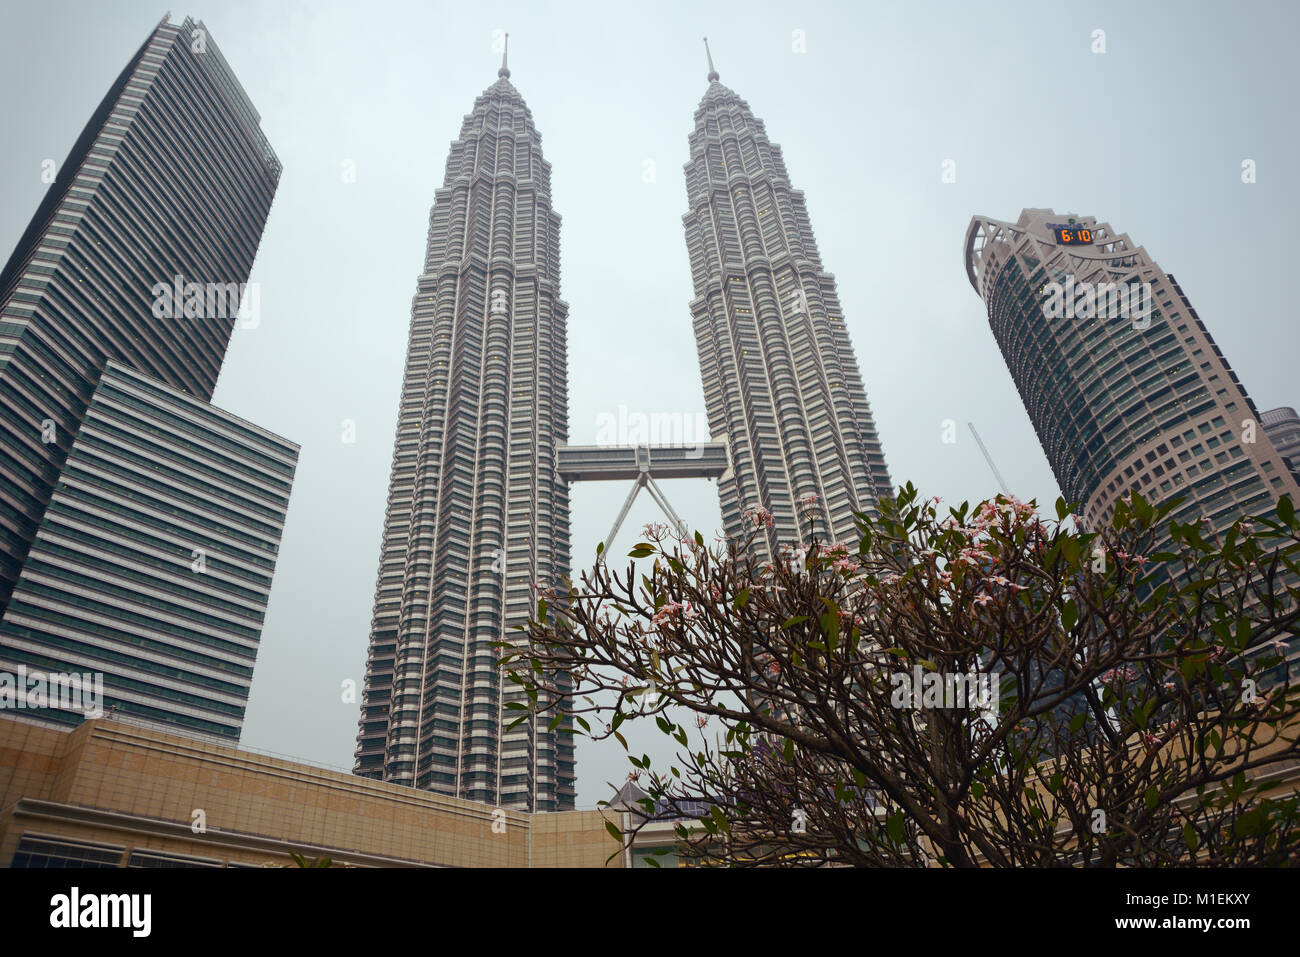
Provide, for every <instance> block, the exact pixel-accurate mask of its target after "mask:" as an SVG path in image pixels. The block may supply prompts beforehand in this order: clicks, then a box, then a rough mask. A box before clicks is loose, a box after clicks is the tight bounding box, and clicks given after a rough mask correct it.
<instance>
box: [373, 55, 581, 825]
mask: <svg viewBox="0 0 1300 957" xmlns="http://www.w3.org/2000/svg"><path fill="white" fill-rule="evenodd" d="M509 77H510V71H509V69H507V67H506V66H505V65H504V63H503V65H502V68H501V70H500V71H499V79H498V80H497V82H496V83H494V84H493V85H492V86H491V87H489V88H488V89H487V90H486V91H485V92H484V93H483V94H482V95H481V96H480V97H479V98H478V99H477V100H476V101H475V102H474V108H473V110H472V111H471V112H470V114H469V115H468V116H466V117H465V120H464V123H463V124H462V126H461V130H460V135H459V136H458V137H457V139H456V141H455V142H454V143H453V144H452V147H451V155H450V157H449V158H448V160H447V168H446V176H445V178H444V181H443V186H442V188H441V189H439V190H438V191H437V194H436V196H435V198H434V205H433V210H432V212H431V213H430V216H429V238H428V251H427V254H426V256H425V262H424V269H423V271H422V272H421V274H420V277H419V279H418V280H417V284H416V294H415V299H414V302H413V304H412V310H411V327H410V340H409V344H408V348H407V356H406V372H405V378H404V380H403V384H402V399H401V408H400V410H399V413H398V423H397V439H396V444H395V448H394V452H393V467H392V478H391V483H390V486H389V493H388V508H387V516H386V519H385V523H384V536H383V547H382V553H381V556H380V566H379V582H378V586H377V591H376V596H375V610H374V618H373V622H372V627H371V634H370V650H369V654H368V657H367V665H366V681H365V692H364V698H363V701H362V716H361V721H360V731H359V734H358V739H357V751H356V762H355V767H354V770H355V771H356V773H357V774H360V775H364V776H367V777H374V778H382V779H383V780H386V781H393V782H397V783H402V784H410V785H414V786H416V787H419V788H424V789H427V790H431V791H438V792H441V793H445V794H450V795H454V796H457V797H462V798H467V799H469V800H474V801H482V802H485V803H490V804H496V805H498V806H501V807H509V808H521V809H527V810H531V811H556V810H566V809H569V808H572V807H573V802H574V757H573V739H572V736H571V735H563V734H559V733H557V732H550V731H548V730H547V729H546V723H545V720H543V721H541V722H540V723H539V722H536V721H534V720H533V719H531V718H529V719H528V720H526V721H524V722H523V723H521V724H519V725H517V726H516V727H515V728H514V729H512V730H510V731H506V730H505V726H506V725H507V724H509V723H510V721H512V720H513V719H514V718H515V717H517V716H518V715H519V714H520V713H521V712H518V711H507V710H505V705H506V703H507V701H509V700H512V698H513V699H516V700H522V695H521V694H519V693H518V692H517V691H516V690H515V687H516V686H514V685H510V684H508V683H504V682H503V681H502V679H501V676H500V673H499V670H498V668H497V666H496V662H497V660H498V659H499V658H500V655H501V652H500V649H497V648H493V647H492V643H493V642H496V641H500V640H502V639H503V638H507V639H508V638H512V637H516V636H517V635H518V634H519V633H518V632H514V631H512V630H511V628H512V626H513V625H516V624H523V623H525V622H527V620H528V615H529V611H530V610H531V609H532V608H533V607H534V605H535V602H536V590H535V589H536V586H537V583H542V584H544V585H551V584H556V583H558V582H559V580H560V578H561V577H562V576H564V575H567V574H568V572H569V498H568V488H567V484H566V483H565V482H564V481H562V480H561V479H560V478H559V476H558V475H557V473H556V447H557V445H559V444H561V443H563V442H564V441H565V440H566V439H567V437H568V382H567V372H566V348H567V347H566V341H565V320H566V318H567V314H568V307H567V305H566V304H565V303H564V302H563V301H562V300H561V299H560V217H559V216H558V215H557V214H556V213H555V211H554V210H552V208H551V190H550V173H551V171H550V166H549V164H548V163H546V161H545V160H543V159H542V149H541V136H540V135H539V134H538V132H537V129H536V127H535V126H534V125H533V118H532V115H531V113H530V112H529V110H528V107H527V106H526V105H525V103H524V100H523V98H522V97H521V96H520V95H519V91H518V90H516V89H515V87H514V86H513V85H512V84H511V83H510V79H509Z"/></svg>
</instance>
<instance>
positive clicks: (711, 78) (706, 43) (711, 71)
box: [704, 37, 718, 83]
mask: <svg viewBox="0 0 1300 957" xmlns="http://www.w3.org/2000/svg"><path fill="white" fill-rule="evenodd" d="M704 55H705V56H706V57H708V58H709V82H710V83H712V82H713V81H714V80H716V79H717V78H718V71H717V70H715V69H713V54H712V53H710V52H709V38H708V37H705V38H704Z"/></svg>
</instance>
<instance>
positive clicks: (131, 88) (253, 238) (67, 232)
mask: <svg viewBox="0 0 1300 957" xmlns="http://www.w3.org/2000/svg"><path fill="white" fill-rule="evenodd" d="M258 122H259V120H258V114H257V111H256V110H254V109H253V106H252V104H251V103H250V102H249V100H248V97H247V95H246V94H245V93H244V91H243V89H242V87H241V86H240V85H239V82H238V81H237V80H236V79H235V77H234V74H233V73H232V72H231V70H230V67H229V66H228V65H227V64H226V61H225V59H224V58H223V57H222V55H221V52H220V50H219V49H218V48H217V46H216V43H215V41H214V40H213V39H212V36H211V35H210V34H209V33H208V31H207V28H206V27H205V26H204V25H203V24H202V22H196V21H193V20H189V19H187V20H185V21H184V23H182V24H181V25H179V26H177V25H175V24H172V23H169V22H167V21H166V20H164V21H163V22H162V23H160V24H159V25H158V27H157V28H156V29H155V30H154V31H153V32H152V33H151V34H150V35H149V38H148V39H147V40H146V41H145V42H144V44H143V45H142V46H141V47H140V49H139V50H138V51H137V52H136V54H135V56H133V57H132V58H131V61H130V62H129V63H128V64H127V66H126V68H125V69H124V70H123V71H122V72H121V74H120V75H119V76H118V78H117V80H116V81H115V82H114V84H113V86H112V88H111V89H110V90H109V91H108V94H107V95H106V96H105V97H104V99H103V101H102V102H101V103H100V105H99V107H98V109H96V110H95V113H94V115H93V116H92V117H91V118H90V122H89V123H87V124H86V127H85V129H84V130H83V131H82V133H81V136H80V137H79V138H78V139H77V141H76V143H75V144H74V146H73V147H72V152H71V153H70V155H69V156H68V158H67V160H65V161H64V163H63V165H62V166H61V167H59V169H58V170H57V175H56V178H55V180H54V182H53V183H52V184H51V185H50V187H49V191H48V192H47V193H46V195H45V198H44V200H43V201H42V202H41V204H40V206H39V207H38V208H37V210H36V214H35V215H34V216H33V217H32V221H31V224H30V225H29V226H28V227H27V230H26V231H25V232H24V233H23V235H22V238H21V239H20V240H19V242H18V246H17V248H16V249H15V250H14V252H13V255H12V256H11V257H10V258H9V262H8V264H7V265H6V266H5V268H4V271H3V272H2V273H0V613H3V610H4V607H5V605H7V604H8V601H9V595H10V592H11V591H12V590H13V586H14V582H15V581H16V580H17V578H18V574H19V572H20V570H21V568H22V563H23V559H24V558H25V557H26V555H27V551H28V549H29V548H30V547H31V544H32V540H33V538H34V536H35V534H36V528H37V526H38V524H39V523H40V520H41V516H42V515H44V513H45V508H46V506H47V505H48V504H49V501H50V495H51V494H52V492H53V489H54V486H55V484H56V482H57V481H58V477H59V473H60V471H61V469H62V467H63V462H64V459H65V458H66V456H67V454H68V450H69V449H70V448H71V446H72V441H73V439H74V438H75V437H76V435H77V430H78V428H79V426H80V422H81V418H82V416H83V415H84V414H85V411H86V407H87V404H88V403H89V402H90V397H91V393H92V392H93V391H94V388H95V384H96V382H98V380H99V376H100V374H101V373H102V371H103V369H104V366H105V363H106V362H108V361H110V360H111V361H115V362H119V363H121V364H122V365H124V366H126V367H128V368H131V369H135V370H136V371H138V372H143V373H145V374H146V375H149V376H153V377H155V378H157V379H160V380H161V381H162V382H164V383H166V384H167V385H169V386H171V387H173V388H175V389H179V390H180V391H182V392H185V393H188V394H190V395H193V396H196V397H198V398H200V399H202V400H204V401H208V400H210V399H211V398H212V391H213V389H214V388H215V387H216V383H217V374H218V373H219V372H220V370H221V362H222V359H223V358H224V357H225V354H226V346H227V345H228V343H229V341H230V335H231V332H232V330H233V328H234V323H235V314H236V312H237V311H238V299H239V296H238V292H237V290H238V287H239V285H240V284H242V283H245V282H246V281H247V279H248V274H249V271H250V269H251V268H252V265H253V257H254V255H255V254H256V252H257V246H258V243H259V242H260V241H261V237H262V228H263V226H264V225H265V223H266V217H267V213H268V211H269V210H270V208H271V199H272V197H273V196H274V195H275V189H276V184H277V183H278V181H279V178H280V163H279V161H278V160H277V159H276V157H275V154H274V153H273V152H272V151H271V147H270V145H269V144H268V143H267V140H266V137H265V136H264V135H263V134H262V132H261V130H260V128H259V126H258ZM177 277H180V278H179V280H178V279H177ZM178 281H179V282H180V283H181V285H182V288H185V287H186V286H188V284H190V283H198V284H199V285H200V287H201V288H202V289H204V291H205V294H206V290H207V289H208V288H210V287H209V284H211V287H212V288H217V287H219V288H220V290H221V292H222V294H223V299H227V300H228V298H229V297H228V296H226V293H227V292H229V291H230V287H232V286H233V287H234V289H235V290H236V291H235V294H234V296H233V298H234V300H235V301H234V305H233V307H231V306H230V305H229V303H228V302H227V306H226V308H221V309H208V308H204V309H200V310H197V314H193V315H189V314H187V315H181V316H176V317H175V318H171V317H161V318H160V317H158V316H156V315H155V309H154V306H155V303H156V302H157V300H158V294H157V292H156V291H155V289H156V286H157V284H159V283H162V284H164V285H165V286H166V287H169V288H174V286H175V284H176V283H177V282H178ZM204 298H205V300H206V295H205V296H204ZM205 306H206V302H205ZM191 312H192V313H193V312H195V310H191Z"/></svg>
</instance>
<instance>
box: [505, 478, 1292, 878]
mask: <svg viewBox="0 0 1300 957" xmlns="http://www.w3.org/2000/svg"><path fill="white" fill-rule="evenodd" d="M801 507H802V508H804V509H806V511H807V515H808V517H809V520H810V522H811V523H814V524H813V527H814V528H815V527H816V526H815V520H816V516H817V514H818V505H817V503H816V501H815V499H805V501H804V502H802V503H801ZM1173 507H1174V506H1173V504H1169V505H1165V506H1162V507H1161V508H1159V509H1157V508H1155V507H1153V506H1152V505H1151V504H1149V503H1147V502H1146V501H1144V500H1143V499H1142V498H1140V497H1139V496H1137V495H1136V494H1134V495H1133V496H1132V498H1131V499H1130V500H1126V501H1125V502H1123V503H1121V505H1120V507H1119V509H1118V510H1117V513H1116V515H1115V518H1114V522H1113V523H1112V526H1111V527H1110V528H1106V529H1104V530H1099V531H1091V532H1086V531H1082V530H1080V529H1079V528H1078V527H1077V526H1076V524H1075V522H1074V521H1073V519H1072V517H1071V516H1070V515H1069V509H1068V507H1067V506H1066V505H1065V503H1064V502H1061V501H1058V502H1057V506H1056V516H1055V518H1051V519H1048V520H1044V519H1043V518H1042V517H1040V515H1039V514H1038V511H1037V509H1036V507H1035V505H1034V504H1033V503H1029V504H1025V503H1022V502H1019V501H1017V500H1015V499H1008V498H1003V497H999V498H997V499H996V500H994V501H989V502H983V503H981V504H980V505H979V506H977V507H976V508H974V509H973V510H972V509H971V508H969V507H968V506H967V505H966V504H963V505H962V506H961V507H960V508H955V509H948V510H947V514H946V515H941V514H940V508H939V501H938V500H937V499H923V498H921V497H920V496H919V495H918V493H917V492H916V490H915V489H913V488H912V487H911V486H910V485H908V486H906V487H905V488H902V489H900V490H899V494H898V496H897V498H896V499H894V500H892V501H888V502H885V503H883V504H882V506H881V512H880V514H879V515H877V516H868V515H865V514H864V515H862V516H860V529H861V532H862V537H861V540H860V541H859V542H856V543H853V544H852V545H851V546H850V545H849V544H847V543H842V542H826V541H821V540H818V539H817V538H815V537H814V539H813V540H811V541H808V542H803V543H791V544H790V546H788V547H786V548H785V549H784V550H783V551H782V552H780V553H779V554H777V555H776V556H775V557H774V558H773V559H771V560H768V558H767V556H766V551H765V548H764V540H763V539H762V538H760V533H763V532H765V528H764V526H767V527H771V525H772V518H771V516H770V515H769V514H767V513H766V512H764V511H763V510H761V509H750V510H749V511H748V512H747V513H746V516H747V520H748V521H749V522H750V523H752V525H751V532H750V534H749V535H748V536H747V537H746V538H745V539H744V540H741V541H736V540H730V541H718V542H716V543H715V544H714V545H713V546H712V547H707V546H706V545H705V542H704V539H703V537H702V536H701V535H700V534H699V533H696V534H695V535H694V536H693V537H689V538H687V537H678V536H674V535H670V534H669V530H668V529H667V528H666V527H664V526H647V528H646V530H645V538H646V541H644V542H642V543H640V544H638V545H637V546H636V547H635V548H633V549H632V551H631V553H630V557H631V558H633V559H637V560H644V562H645V564H643V565H641V566H638V565H636V564H635V563H631V564H629V566H628V567H627V568H626V569H625V571H624V572H622V573H620V572H619V571H618V570H616V569H615V568H613V567H611V565H610V564H609V562H608V561H606V560H604V559H601V558H599V552H598V561H597V563H596V565H595V567H594V569H592V570H591V571H589V572H585V573H584V574H583V576H582V581H581V583H580V585H571V586H569V587H568V589H567V593H561V594H556V593H555V592H554V591H552V592H550V593H549V594H548V595H545V596H543V598H542V600H540V601H539V603H538V607H537V610H536V614H535V616H534V617H533V620H532V621H531V622H530V623H529V625H528V626H527V628H526V631H527V635H528V639H529V641H528V643H527V645H522V644H521V645H519V646H503V648H504V649H505V651H506V657H505V658H503V667H504V668H505V669H506V671H507V675H508V678H509V680H511V681H513V682H515V683H517V684H520V685H522V686H523V687H524V688H525V689H526V690H527V692H528V697H529V699H530V700H531V701H532V702H533V703H534V704H533V706H532V709H529V710H536V711H539V712H545V711H550V712H551V713H552V718H551V720H552V722H553V726H559V725H560V724H561V723H562V722H563V723H565V724H568V721H567V719H565V717H564V716H565V715H570V716H572V721H573V722H574V724H573V727H572V730H573V733H577V734H580V735H585V736H589V737H591V738H594V739H604V738H608V737H610V736H613V737H614V738H616V739H618V740H619V741H620V742H622V744H623V746H624V748H626V747H627V742H626V740H625V738H624V737H623V735H622V734H621V732H620V730H619V729H620V727H621V726H622V725H623V724H624V723H626V722H632V721H648V720H653V721H655V722H656V724H657V726H658V728H659V729H660V731H662V732H663V733H664V734H666V735H668V736H670V737H672V738H673V739H675V741H676V742H677V744H678V745H679V747H680V749H681V750H680V751H679V752H678V754H677V758H676V760H675V761H674V762H673V763H672V764H671V766H669V767H666V768H655V767H652V766H651V764H652V762H651V760H650V759H649V757H647V756H642V757H637V756H635V755H629V760H630V761H631V763H632V765H633V767H634V771H633V774H632V776H634V777H636V778H638V779H639V780H640V782H641V786H642V787H643V788H644V789H645V790H646V792H647V793H648V795H649V796H648V797H647V798H645V799H644V801H642V802H641V804H642V805H643V808H641V810H640V813H639V814H638V815H637V823H636V826H635V827H634V829H633V831H634V832H635V831H638V830H639V829H640V828H641V827H644V825H645V824H646V823H648V822H649V821H651V820H654V819H656V818H660V819H662V818H665V817H682V818H683V819H682V820H681V821H679V823H678V824H677V835H678V838H679V844H680V849H679V853H681V854H684V855H687V856H690V857H695V858H698V859H699V860H701V861H713V862H721V863H727V864H732V865H748V864H788V865H817V864H824V863H831V862H834V863H843V864H855V865H914V866H924V865H929V866H934V865H939V866H988V865H991V866H1025V865H1029V866H1034V865H1053V864H1076V865H1088V866H1115V865H1121V864H1122V865H1154V864H1167V863H1177V864H1183V865H1214V866H1222V865H1240V864H1277V863H1281V862H1284V861H1290V862H1292V863H1295V862H1297V861H1300V852H1298V851H1297V848H1298V847H1300V810H1298V808H1297V803H1298V802H1297V797H1296V795H1295V794H1294V793H1292V788H1291V787H1288V786H1287V785H1286V784H1279V783H1278V777H1277V776H1278V774H1279V773H1280V772H1282V771H1283V770H1284V769H1285V768H1286V765H1287V762H1291V761H1294V759H1295V758H1296V757H1297V756H1300V743H1298V740H1297V739H1298V732H1300V719H1298V714H1300V691H1297V690H1296V687H1295V682H1293V680H1292V673H1291V672H1292V667H1293V666H1292V665H1290V664H1288V662H1287V660H1286V659H1287V651H1288V644H1287V641H1288V640H1289V638H1293V637H1294V636H1295V634H1296V632H1297V631H1298V630H1300V628H1298V627H1297V623H1298V622H1300V587H1297V582H1300V568H1297V560H1298V559H1300V522H1298V521H1297V519H1296V516H1295V514H1294V511H1293V509H1292V507H1291V503H1290V502H1289V501H1287V500H1283V501H1282V502H1281V503H1280V504H1279V506H1278V508H1277V511H1276V514H1275V515H1274V516H1272V517H1258V518H1256V519H1255V520H1254V521H1253V522H1250V521H1241V522H1239V523H1237V525H1236V526H1234V527H1233V528H1232V530H1230V531H1229V532H1228V533H1227V534H1226V535H1224V536H1223V537H1222V538H1221V539H1219V538H1214V539H1212V540H1208V539H1207V538H1206V537H1204V535H1203V534H1202V531H1201V528H1200V526H1199V525H1198V524H1195V523H1194V524H1190V525H1182V524H1179V523H1171V522H1168V521H1167V517H1168V513H1169V511H1170V510H1171V509H1172V508H1173ZM1158 542H1172V545H1168V546H1166V547H1167V550H1165V551H1159V552H1153V548H1154V547H1155V546H1156V543H1158ZM646 565H648V567H646ZM638 573H639V574H638ZM570 681H571V682H572V684H571V685H570V684H569V682H570ZM570 688H572V692H571V693H570V694H565V693H563V692H565V691H567V690H568V689H570ZM539 701H540V702H541V704H538V703H537V702H539ZM548 701H552V702H556V701H558V702H559V703H558V704H550V705H548V704H546V702H548ZM524 707H525V708H527V706H524ZM683 714H685V715H688V716H687V717H685V718H684V719H683V718H681V717H680V716H681V715H683ZM525 716H526V715H521V720H522V718H523V717H525ZM611 829H612V831H613V832H614V833H615V835H616V836H618V837H619V838H620V839H621V840H622V839H631V838H632V837H634V834H633V835H624V834H622V833H621V832H620V831H619V829H618V828H617V827H614V826H613V825H611Z"/></svg>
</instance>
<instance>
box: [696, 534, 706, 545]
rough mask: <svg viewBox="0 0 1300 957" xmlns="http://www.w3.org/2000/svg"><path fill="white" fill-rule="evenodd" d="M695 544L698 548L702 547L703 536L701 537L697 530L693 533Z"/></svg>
mask: <svg viewBox="0 0 1300 957" xmlns="http://www.w3.org/2000/svg"><path fill="white" fill-rule="evenodd" d="M695 544H696V545H699V546H700V547H703V546H704V536H703V535H701V534H700V533H699V531H698V530H697V531H696V532H695Z"/></svg>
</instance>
